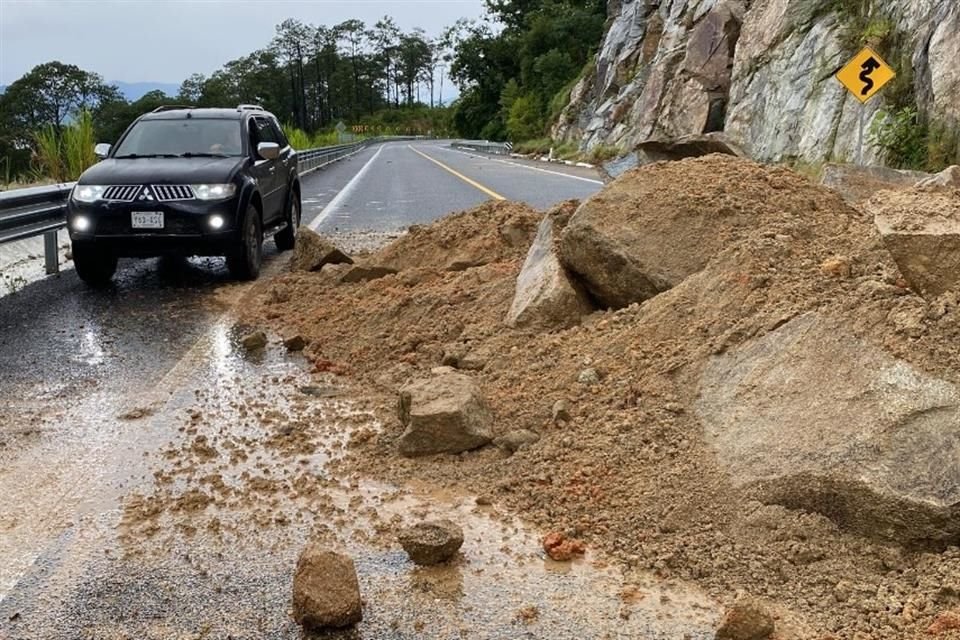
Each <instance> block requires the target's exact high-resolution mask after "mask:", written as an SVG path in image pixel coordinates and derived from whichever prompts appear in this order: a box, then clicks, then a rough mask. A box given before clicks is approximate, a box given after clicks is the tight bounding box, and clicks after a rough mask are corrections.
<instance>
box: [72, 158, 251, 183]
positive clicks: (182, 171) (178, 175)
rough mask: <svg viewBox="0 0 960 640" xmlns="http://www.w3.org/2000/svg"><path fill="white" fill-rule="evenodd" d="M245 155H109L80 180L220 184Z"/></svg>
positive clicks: (229, 177) (231, 176) (83, 181)
mask: <svg viewBox="0 0 960 640" xmlns="http://www.w3.org/2000/svg"><path fill="white" fill-rule="evenodd" d="M244 162H246V158H242V157H240V158H238V157H231V158H124V159H120V160H114V159H113V158H108V159H106V160H103V161H101V162H98V163H97V164H95V165H93V166H92V167H90V168H89V169H87V170H86V171H84V172H83V175H82V176H80V179H79V180H78V181H77V182H78V184H102V185H109V184H203V183H208V184H219V183H226V182H230V181H231V180H232V179H233V176H234V174H235V173H236V172H237V170H238V169H239V168H240V167H241V166H242V165H243V164H244Z"/></svg>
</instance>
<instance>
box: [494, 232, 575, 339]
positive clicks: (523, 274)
mask: <svg viewBox="0 0 960 640" xmlns="http://www.w3.org/2000/svg"><path fill="white" fill-rule="evenodd" d="M591 311H592V307H591V305H590V300H589V299H588V297H587V294H586V292H585V291H584V290H583V288H582V287H581V286H580V285H579V284H578V283H576V282H575V281H573V280H571V279H570V277H569V276H568V274H567V271H566V269H564V267H563V265H562V264H560V258H559V256H558V255H557V249H556V246H555V243H554V220H553V217H552V216H550V215H546V216H544V218H543V220H542V221H541V222H540V226H539V228H538V229H537V235H536V237H535V238H534V239H533V244H532V245H530V251H529V252H527V259H526V260H525V261H524V263H523V268H522V269H521V270H520V275H519V276H517V292H516V294H515V295H514V297H513V303H512V304H511V305H510V311H509V312H508V313H507V318H506V324H507V326H510V327H538V328H567V327H570V326H573V325H575V324H578V323H579V322H580V316H581V315H584V314H587V313H590V312H591Z"/></svg>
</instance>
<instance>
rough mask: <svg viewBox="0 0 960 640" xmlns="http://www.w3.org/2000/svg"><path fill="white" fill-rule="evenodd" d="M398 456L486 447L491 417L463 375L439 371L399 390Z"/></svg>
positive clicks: (478, 389) (478, 390)
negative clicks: (400, 434)
mask: <svg viewBox="0 0 960 640" xmlns="http://www.w3.org/2000/svg"><path fill="white" fill-rule="evenodd" d="M399 414H400V421H401V422H402V423H403V425H404V426H405V427H406V431H404V433H403V435H402V436H401V437H400V453H402V454H403V455H407V456H418V455H428V454H433V453H460V452H461V451H469V450H470V449H476V448H478V447H482V446H484V445H486V444H489V443H490V442H491V440H492V437H491V435H490V426H491V424H492V423H493V416H492V415H491V413H490V409H489V408H488V406H487V402H486V400H485V399H484V398H483V395H482V394H481V393H480V388H479V387H477V384H476V383H475V382H474V381H473V379H472V378H470V377H469V376H467V375H464V374H462V373H457V372H455V371H453V370H452V369H449V368H447V367H439V368H438V369H436V370H435V373H434V375H433V376H432V377H430V378H425V379H421V380H415V381H413V382H411V383H409V384H407V385H404V386H403V387H402V388H401V389H400V400H399Z"/></svg>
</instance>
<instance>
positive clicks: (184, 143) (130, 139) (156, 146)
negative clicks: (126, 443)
mask: <svg viewBox="0 0 960 640" xmlns="http://www.w3.org/2000/svg"><path fill="white" fill-rule="evenodd" d="M241 140H242V138H241V131H240V122H239V121H238V120H226V119H214V118H178V119H163V120H141V121H139V122H137V123H136V124H135V125H134V126H133V128H132V129H131V130H130V133H128V134H127V136H126V137H125V138H124V139H123V140H122V141H121V142H120V144H119V145H118V146H117V149H116V151H115V152H114V157H119V156H128V155H137V156H152V155H178V156H179V155H184V154H216V155H226V156H239V155H242V154H243V145H242V143H241Z"/></svg>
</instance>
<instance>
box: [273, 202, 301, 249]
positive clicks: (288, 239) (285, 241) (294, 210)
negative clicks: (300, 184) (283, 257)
mask: <svg viewBox="0 0 960 640" xmlns="http://www.w3.org/2000/svg"><path fill="white" fill-rule="evenodd" d="M299 227H300V198H299V197H298V196H297V193H296V192H295V191H291V192H290V202H289V204H287V228H286V229H284V230H283V231H281V232H280V233H278V234H276V235H275V236H273V241H274V242H275V243H276V244H277V250H278V251H290V250H291V249H293V248H294V247H295V246H297V229H298V228H299Z"/></svg>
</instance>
